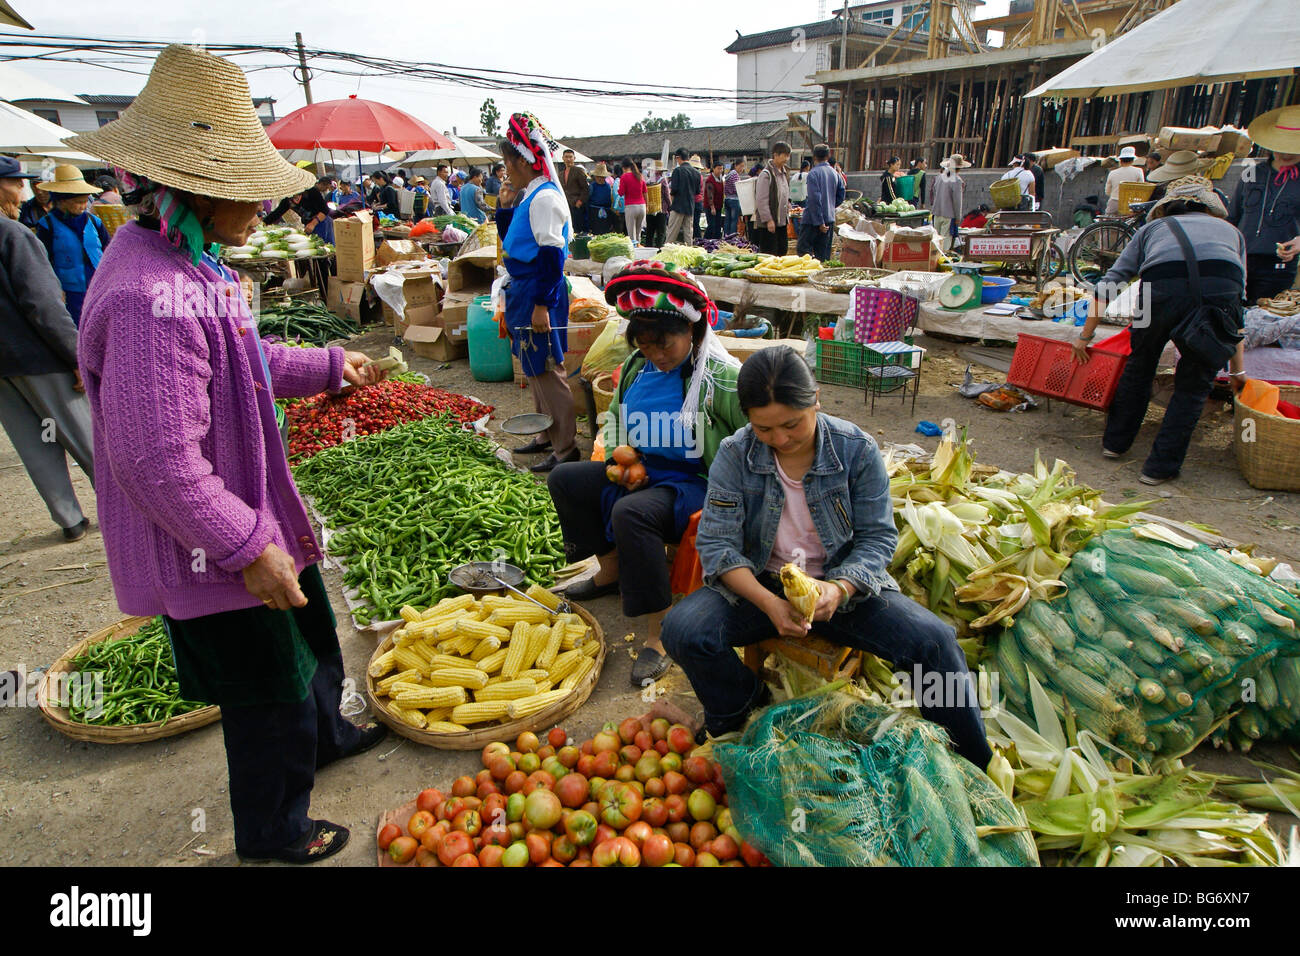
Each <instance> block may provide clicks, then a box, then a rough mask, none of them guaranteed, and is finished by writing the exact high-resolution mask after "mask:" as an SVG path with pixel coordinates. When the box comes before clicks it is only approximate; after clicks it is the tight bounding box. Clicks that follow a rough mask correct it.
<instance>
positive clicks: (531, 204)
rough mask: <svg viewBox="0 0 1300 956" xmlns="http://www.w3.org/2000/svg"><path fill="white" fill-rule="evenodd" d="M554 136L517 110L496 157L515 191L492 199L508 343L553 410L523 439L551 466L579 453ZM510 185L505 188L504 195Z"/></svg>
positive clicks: (543, 408)
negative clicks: (568, 372)
mask: <svg viewBox="0 0 1300 956" xmlns="http://www.w3.org/2000/svg"><path fill="white" fill-rule="evenodd" d="M554 149H555V143H554V142H553V141H552V140H551V137H550V134H549V133H548V132H547V131H546V128H545V127H544V126H542V124H541V123H540V122H539V121H538V119H537V117H535V116H533V115H532V114H531V113H515V114H514V115H513V116H511V117H510V122H509V123H508V124H507V127H506V138H505V139H504V140H502V141H501V158H502V159H503V160H505V164H506V172H507V176H508V177H509V182H510V186H511V187H513V188H512V192H513V195H514V204H513V207H509V206H507V203H506V202H505V201H502V202H500V203H499V204H498V207H497V231H498V232H499V234H500V235H502V236H503V237H504V238H503V239H502V249H503V251H504V253H505V267H506V272H507V273H508V275H507V276H506V277H505V279H504V280H498V281H499V282H503V285H502V286H501V287H500V292H501V294H503V295H504V296H505V320H506V327H507V329H509V331H510V339H511V349H512V351H513V352H514V353H515V355H516V356H518V357H519V363H520V365H522V366H523V370H524V375H525V376H526V377H527V379H528V384H529V386H531V388H532V390H533V404H534V406H535V407H536V409H537V411H539V412H541V413H543V414H545V415H549V416H550V417H551V426H550V428H548V429H547V430H546V432H545V433H544V434H539V435H538V436H537V437H536V438H534V439H533V440H532V441H531V442H529V443H528V444H527V445H524V446H522V447H520V448H517V449H515V450H516V451H518V452H523V453H524V454H532V453H535V452H544V451H549V452H550V454H549V455H548V456H547V457H546V458H545V459H544V460H543V461H541V462H539V463H537V464H536V465H533V466H532V470H533V471H535V472H539V473H541V472H548V471H550V470H551V469H552V468H554V467H555V466H556V465H557V464H559V463H560V462H566V461H577V460H578V457H579V455H578V445H577V419H576V415H575V413H574V408H573V393H572V392H571V391H569V383H568V381H567V380H566V379H565V377H564V351H565V348H566V346H567V339H568V336H567V334H566V331H565V330H566V329H567V328H568V324H569V288H568V283H567V282H566V281H565V278H564V260H565V257H566V256H567V255H568V253H569V237H570V235H571V234H572V231H573V228H572V224H571V223H570V220H569V207H568V204H567V203H566V202H565V199H564V193H563V192H562V191H561V190H560V187H559V186H558V185H556V182H555V164H554V163H553V162H552V161H551V152H552V151H553V150H554ZM509 196H510V193H509V192H507V191H505V190H504V189H503V196H502V199H503V200H507V199H508V198H509Z"/></svg>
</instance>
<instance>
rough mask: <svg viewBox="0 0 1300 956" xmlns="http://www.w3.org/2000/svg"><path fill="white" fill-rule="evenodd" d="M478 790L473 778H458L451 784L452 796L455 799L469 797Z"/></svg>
mask: <svg viewBox="0 0 1300 956" xmlns="http://www.w3.org/2000/svg"><path fill="white" fill-rule="evenodd" d="M477 788H478V784H477V783H475V782H474V778H473V777H457V778H456V779H455V780H453V781H452V783H451V795H452V796H453V797H468V796H469V795H470V794H472V793H473V792H474V791H475V790H476V789H477Z"/></svg>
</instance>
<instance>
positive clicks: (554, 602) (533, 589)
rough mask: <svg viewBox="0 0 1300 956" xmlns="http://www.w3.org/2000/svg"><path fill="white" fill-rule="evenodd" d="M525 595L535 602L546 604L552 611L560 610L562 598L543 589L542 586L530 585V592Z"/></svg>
mask: <svg viewBox="0 0 1300 956" xmlns="http://www.w3.org/2000/svg"><path fill="white" fill-rule="evenodd" d="M524 593H525V594H527V595H528V596H529V597H530V598H532V599H533V600H534V601H540V602H541V603H542V604H545V605H546V606H547V607H549V608H550V609H551V610H552V611H556V610H559V607H560V596H559V595H558V594H555V593H554V592H552V591H548V590H546V588H544V587H542V586H541V585H540V584H530V585H528V590H527V591H525V592H524Z"/></svg>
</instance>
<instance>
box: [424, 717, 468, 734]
mask: <svg viewBox="0 0 1300 956" xmlns="http://www.w3.org/2000/svg"><path fill="white" fill-rule="evenodd" d="M424 729H425V730H427V731H429V733H431V734H461V733H464V732H465V731H467V730H469V728H468V727H466V726H465V725H464V724H454V723H452V722H451V721H450V720H431V721H429V723H428V726H426V727H425V728H424Z"/></svg>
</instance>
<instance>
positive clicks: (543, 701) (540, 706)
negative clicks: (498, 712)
mask: <svg viewBox="0 0 1300 956" xmlns="http://www.w3.org/2000/svg"><path fill="white" fill-rule="evenodd" d="M570 693H571V692H570V691H567V690H549V691H546V692H545V693H542V694H534V695H533V696H532V697H523V698H520V699H519V700H512V701H510V703H509V704H508V705H507V707H506V716H507V717H509V718H510V719H511V720H518V719H519V718H520V717H527V716H529V715H530V714H535V713H537V712H538V711H539V710H545V709H546V708H547V707H550V706H551V705H552V704H554V703H556V702H558V701H561V700H564V698H566V697H568V696H569V694H570Z"/></svg>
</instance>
